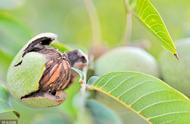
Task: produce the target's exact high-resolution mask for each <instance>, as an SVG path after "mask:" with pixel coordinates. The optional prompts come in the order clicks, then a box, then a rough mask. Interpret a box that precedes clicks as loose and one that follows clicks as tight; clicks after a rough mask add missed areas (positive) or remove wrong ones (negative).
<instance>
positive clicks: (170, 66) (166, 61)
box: [160, 39, 190, 96]
mask: <svg viewBox="0 0 190 124" xmlns="http://www.w3.org/2000/svg"><path fill="white" fill-rule="evenodd" d="M176 47H177V50H178V55H179V60H177V59H176V58H175V57H174V56H173V55H172V54H170V53H168V52H166V51H164V52H163V53H162V54H161V57H160V67H161V76H162V77H163V79H164V80H165V81H166V82H167V83H168V84H170V85H171V86H173V87H175V88H176V89H178V90H180V91H181V92H183V93H185V94H186V95H187V96H190V67H189V66H190V56H189V53H190V39H184V40H181V41H179V42H177V43H176Z"/></svg>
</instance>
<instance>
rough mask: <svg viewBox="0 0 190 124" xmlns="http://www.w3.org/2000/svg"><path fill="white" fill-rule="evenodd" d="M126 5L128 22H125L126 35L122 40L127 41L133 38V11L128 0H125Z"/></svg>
mask: <svg viewBox="0 0 190 124" xmlns="http://www.w3.org/2000/svg"><path fill="white" fill-rule="evenodd" d="M123 2H124V6H125V12H126V23H125V29H124V36H123V39H122V41H123V42H125V43H126V45H127V43H128V42H129V41H130V40H131V34H132V11H131V9H130V6H129V1H128V0H123Z"/></svg>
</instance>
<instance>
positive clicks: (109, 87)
mask: <svg viewBox="0 0 190 124" xmlns="http://www.w3.org/2000/svg"><path fill="white" fill-rule="evenodd" d="M91 88H92V89H94V90H96V91H99V92H101V93H104V94H106V95H108V96H110V97H112V98H113V99H115V100H117V101H118V102H120V103H121V104H123V105H124V106H126V107H127V108H128V109H130V110H132V111H134V112H136V113H137V114H138V115H139V116H141V117H142V118H143V119H144V120H146V121H147V122H151V123H155V124H157V123H166V122H167V123H172V124H173V123H175V122H176V121H178V123H179V122H181V123H184V122H186V123H190V101H189V99H188V98H187V97H186V96H184V95H183V94H182V93H180V92H178V91H177V90H175V89H174V88H172V87H170V86H168V85H167V84H166V83H164V82H163V81H161V80H159V79H157V78H154V77H152V76H149V75H146V74H142V73H136V72H113V73H109V74H106V75H104V76H102V77H101V78H99V79H98V80H97V81H96V82H95V83H94V84H93V85H91Z"/></svg>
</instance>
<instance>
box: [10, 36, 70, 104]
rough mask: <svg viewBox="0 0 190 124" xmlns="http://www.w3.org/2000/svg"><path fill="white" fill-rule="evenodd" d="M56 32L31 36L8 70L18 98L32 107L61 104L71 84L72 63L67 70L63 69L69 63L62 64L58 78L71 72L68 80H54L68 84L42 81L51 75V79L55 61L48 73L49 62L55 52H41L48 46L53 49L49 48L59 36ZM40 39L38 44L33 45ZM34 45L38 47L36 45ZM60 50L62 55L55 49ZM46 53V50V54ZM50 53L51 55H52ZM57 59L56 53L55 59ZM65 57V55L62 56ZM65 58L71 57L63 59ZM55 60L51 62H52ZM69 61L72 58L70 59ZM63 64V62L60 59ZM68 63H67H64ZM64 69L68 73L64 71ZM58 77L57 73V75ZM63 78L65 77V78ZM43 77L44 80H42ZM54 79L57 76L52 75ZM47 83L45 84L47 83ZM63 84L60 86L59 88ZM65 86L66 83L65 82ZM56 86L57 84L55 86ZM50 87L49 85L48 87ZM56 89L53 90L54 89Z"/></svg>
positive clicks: (11, 85)
mask: <svg viewBox="0 0 190 124" xmlns="http://www.w3.org/2000/svg"><path fill="white" fill-rule="evenodd" d="M55 38H56V37H55V35H54V34H51V33H46V34H40V35H37V36H36V37H34V38H33V39H31V40H30V41H29V42H28V43H27V44H26V45H25V46H24V47H23V48H22V49H21V50H20V51H19V52H18V54H17V55H16V57H15V58H14V60H13V61H12V63H11V65H10V67H9V70H8V73H7V87H8V89H9V91H10V93H11V94H12V96H14V97H15V98H17V99H19V100H20V101H21V102H23V103H24V104H26V105H28V106H31V107H50V106H57V105H59V104H61V103H62V102H63V101H64V100H65V94H64V88H66V87H68V85H69V84H68V83H69V82H70V81H69V80H70V75H71V74H70V71H71V70H70V66H69V67H68V68H67V69H68V70H66V72H64V71H63V70H64V69H65V67H63V66H60V67H62V68H61V69H59V70H61V71H60V73H59V74H62V75H60V76H59V75H58V76H57V80H60V78H61V77H63V76H64V75H66V74H68V75H69V77H67V81H65V80H64V81H65V82H66V83H65V82H61V81H56V80H54V82H52V83H54V84H56V83H60V82H61V83H65V84H64V86H65V87H64V88H62V87H61V88H60V86H59V85H60V84H59V85H58V84H56V85H55V86H56V87H54V85H53V86H52V85H47V86H46V83H47V82H42V81H44V80H45V79H46V78H48V77H50V78H49V80H50V79H51V78H52V77H51V76H52V75H51V71H52V68H53V67H54V65H52V66H51V67H52V68H50V70H47V72H50V73H48V74H47V75H48V76H46V75H44V73H45V71H46V67H47V62H49V61H50V59H51V57H52V55H53V54H52V53H50V54H48V55H46V53H43V52H41V53H40V52H39V51H41V50H44V49H50V50H51V49H52V48H49V45H50V44H51V42H52V41H53V40H54V39H55ZM36 40H39V41H40V42H37V43H38V44H37V45H36V44H35V45H33V46H30V45H31V44H32V43H33V44H34V42H35V41H36ZM33 47H34V48H33ZM54 51H55V52H56V54H59V55H62V53H60V52H59V51H57V50H55V49H54ZM42 53H43V54H42ZM48 57H49V58H48ZM54 59H56V57H54V58H53V59H52V60H54ZM61 59H62V58H61ZM63 61H68V60H65V59H63ZM50 63H51V62H50ZM67 63H69V62H67ZM53 64H57V63H55V62H54V63H53ZM59 64H60V63H59ZM61 64H63V65H64V63H61ZM47 72H46V73H47ZM63 72H64V73H63ZM53 78H54V77H53ZM61 79H62V80H63V78H61ZM41 80H42V81H41ZM51 80H53V79H51ZM44 85H45V86H44ZM58 86H59V89H58V88H57V87H58ZM61 86H62V85H61ZM52 87H54V88H52ZM48 88H49V89H48ZM51 88H52V89H53V90H54V91H51V90H52V89H51Z"/></svg>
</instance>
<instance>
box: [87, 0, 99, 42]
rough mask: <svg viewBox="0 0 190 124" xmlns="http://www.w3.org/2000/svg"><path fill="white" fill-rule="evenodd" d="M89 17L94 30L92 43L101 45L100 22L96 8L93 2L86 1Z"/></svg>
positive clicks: (90, 0)
mask: <svg viewBox="0 0 190 124" xmlns="http://www.w3.org/2000/svg"><path fill="white" fill-rule="evenodd" d="M84 4H85V7H86V10H87V12H88V16H89V18H90V23H91V29H92V43H93V44H99V43H100V42H101V40H102V36H101V29H100V21H99V18H98V16H97V11H96V7H95V6H94V4H93V1H92V0H84Z"/></svg>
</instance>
